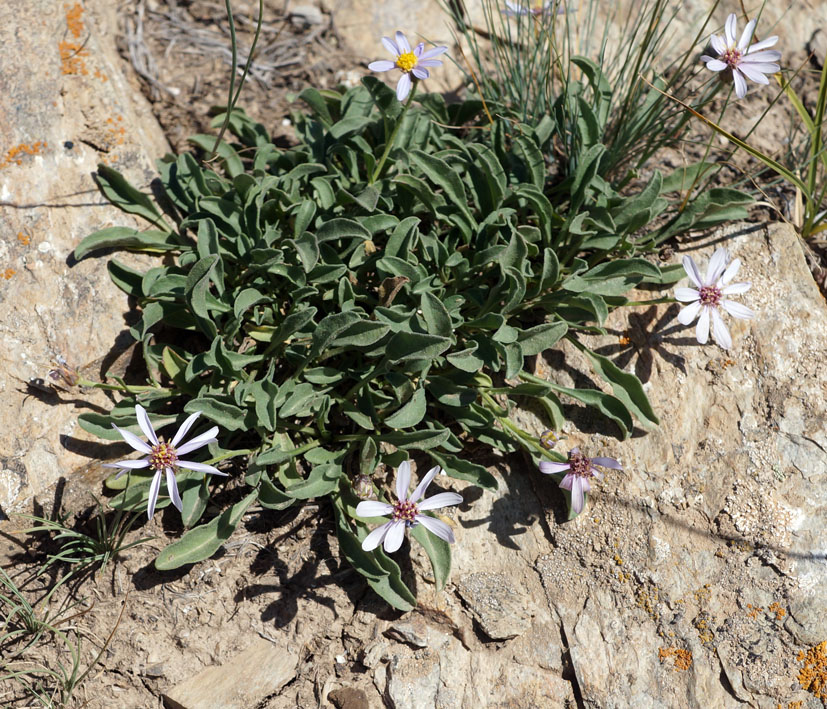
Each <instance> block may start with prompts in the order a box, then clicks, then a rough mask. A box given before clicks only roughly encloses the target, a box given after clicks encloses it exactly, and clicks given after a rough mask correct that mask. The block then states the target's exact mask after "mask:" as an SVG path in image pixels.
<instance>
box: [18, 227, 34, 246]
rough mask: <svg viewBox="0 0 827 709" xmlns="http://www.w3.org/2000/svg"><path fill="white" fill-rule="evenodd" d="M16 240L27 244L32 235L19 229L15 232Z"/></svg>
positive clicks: (24, 244)
mask: <svg viewBox="0 0 827 709" xmlns="http://www.w3.org/2000/svg"><path fill="white" fill-rule="evenodd" d="M17 240H18V241H19V242H20V243H21V244H23V246H28V245H29V242H30V241H31V240H32V237H31V236H29V235H28V234H24V233H23V232H22V231H20V232H18V233H17Z"/></svg>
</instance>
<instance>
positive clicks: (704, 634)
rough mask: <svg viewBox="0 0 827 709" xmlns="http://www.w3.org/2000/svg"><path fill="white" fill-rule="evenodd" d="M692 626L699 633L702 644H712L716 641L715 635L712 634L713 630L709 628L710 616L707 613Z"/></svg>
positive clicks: (699, 617) (693, 622) (702, 614)
mask: <svg viewBox="0 0 827 709" xmlns="http://www.w3.org/2000/svg"><path fill="white" fill-rule="evenodd" d="M692 625H693V626H694V627H695V630H697V631H698V638H699V639H700V641H701V642H702V643H704V644H706V643H711V642H712V641H713V640H715V633H713V632H712V628H711V627H710V626H709V615H708V614H707V613H701V614H700V615H699V616H698V617H697V618H695V620H693V621H692Z"/></svg>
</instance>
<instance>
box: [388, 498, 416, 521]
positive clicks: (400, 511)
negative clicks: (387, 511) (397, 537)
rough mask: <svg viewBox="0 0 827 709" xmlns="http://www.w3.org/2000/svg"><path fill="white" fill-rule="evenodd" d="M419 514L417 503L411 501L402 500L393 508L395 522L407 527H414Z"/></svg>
mask: <svg viewBox="0 0 827 709" xmlns="http://www.w3.org/2000/svg"><path fill="white" fill-rule="evenodd" d="M417 513H418V510H417V508H416V503H415V502H411V501H410V500H400V501H399V502H397V503H396V504H395V505H394V506H393V520H394V522H404V523H405V526H406V527H413V525H414V523H415V522H416V515H417Z"/></svg>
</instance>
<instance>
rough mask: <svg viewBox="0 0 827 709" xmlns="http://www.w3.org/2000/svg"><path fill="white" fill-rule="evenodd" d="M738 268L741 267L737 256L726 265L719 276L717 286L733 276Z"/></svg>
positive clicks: (725, 282)
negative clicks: (719, 279) (719, 280)
mask: <svg viewBox="0 0 827 709" xmlns="http://www.w3.org/2000/svg"><path fill="white" fill-rule="evenodd" d="M739 268H741V259H739V258H737V259H735V260H734V261H733V262H732V263H731V264H729V266H727V267H726V271H724V275H723V276H721V282H720V283H719V284H718V287H719V288H720V286H722V285H723V286H725V285H726V284H727V283H729V282H730V281H731V280H732V279H733V278H735V276H736V274H737V273H738V269H739Z"/></svg>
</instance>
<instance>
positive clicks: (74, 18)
mask: <svg viewBox="0 0 827 709" xmlns="http://www.w3.org/2000/svg"><path fill="white" fill-rule="evenodd" d="M63 9H64V10H65V11H66V26H67V27H68V28H69V32H71V34H72V37H74V38H75V39H80V36H81V35H82V34H83V29H84V27H83V7H82V6H81V4H80V3H79V2H76V3H75V4H74V5H69V4H68V3H66V4H65V5H64V6H63Z"/></svg>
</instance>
